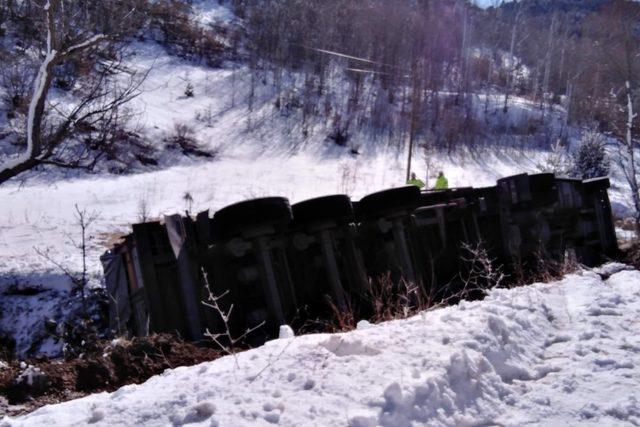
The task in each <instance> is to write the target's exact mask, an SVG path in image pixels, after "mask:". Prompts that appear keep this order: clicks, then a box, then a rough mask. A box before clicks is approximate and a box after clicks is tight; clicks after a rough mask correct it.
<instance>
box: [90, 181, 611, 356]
mask: <svg viewBox="0 0 640 427" xmlns="http://www.w3.org/2000/svg"><path fill="white" fill-rule="evenodd" d="M608 188H609V180H608V179H607V178H597V179H591V180H577V179H566V178H556V177H555V176H554V175H552V174H535V175H528V174H521V175H515V176H511V177H507V178H503V179H500V180H499V181H498V182H497V185H495V186H492V187H484V188H471V187H469V188H455V189H449V190H438V191H436V190H429V191H422V192H421V191H420V190H419V189H418V188H417V187H413V186H409V187H400V188H394V189H389V190H385V191H381V192H378V193H374V194H371V195H368V196H366V197H364V198H362V199H361V200H359V201H351V200H350V198H349V197H348V196H345V195H334V196H326V197H321V198H317V199H312V200H307V201H304V202H300V203H297V204H294V205H293V206H291V205H290V204H289V201H288V200H287V199H285V198H281V197H268V198H261V199H254V200H248V201H244V202H241V203H237V204H234V205H231V206H227V207H225V208H223V209H221V210H219V211H217V212H216V213H215V214H214V215H213V217H211V216H210V215H209V212H208V211H206V212H201V213H200V214H198V215H197V217H196V218H195V219H193V218H191V217H190V216H188V215H187V216H180V215H173V216H168V217H165V220H164V222H163V223H160V222H150V223H144V224H136V225H134V226H133V231H132V233H131V234H129V235H128V236H126V237H125V238H124V239H123V240H122V241H121V242H120V243H119V244H117V245H116V246H114V247H113V248H112V249H111V250H109V251H108V252H107V253H105V254H104V255H103V257H102V263H103V266H104V272H105V280H106V285H107V290H108V293H109V296H110V322H111V328H112V330H114V331H116V332H117V333H121V334H123V333H124V334H129V335H136V336H144V335H147V334H150V333H156V332H172V333H178V334H180V335H181V336H183V337H185V338H187V339H191V340H194V341H198V340H200V339H202V338H203V336H204V335H205V333H206V332H207V331H210V332H211V333H214V334H217V333H221V332H223V331H227V328H228V334H226V335H227V336H233V337H240V336H243V335H244V334H245V332H246V331H247V330H251V331H252V333H251V334H249V335H247V336H246V337H245V339H244V341H245V343H246V344H250V345H256V344H260V343H262V342H264V341H265V340H266V339H269V338H270V337H274V336H275V335H276V333H277V330H278V327H279V326H280V325H282V324H284V323H288V324H297V325H302V324H305V323H306V322H314V321H321V320H327V319H329V318H331V316H332V315H335V314H336V313H339V312H344V311H350V312H353V313H355V314H356V315H358V316H361V317H366V316H368V315H369V314H370V313H371V312H372V309H373V307H372V304H373V301H372V300H371V292H370V291H371V283H372V280H373V281H375V280H377V279H379V278H381V277H383V276H384V277H386V279H387V280H388V281H389V282H390V283H395V284H399V283H400V282H403V283H411V284H412V286H413V287H414V288H415V289H418V290H419V292H420V293H421V294H423V295H427V296H428V297H429V298H430V299H431V300H432V301H433V300H449V299H448V298H450V297H451V295H452V294H456V292H457V291H458V290H459V289H460V288H461V287H463V286H464V283H463V282H462V275H461V271H463V270H464V269H465V268H467V266H465V254H464V251H465V250H466V249H467V248H469V247H477V246H478V245H482V246H483V247H484V248H485V250H486V251H487V252H488V254H489V257H490V258H491V260H493V262H494V263H495V264H496V265H500V266H503V268H505V269H507V271H508V270H509V269H510V268H514V266H518V268H522V267H523V266H525V267H526V266H527V265H530V264H535V263H536V262H539V261H540V259H545V260H548V261H552V262H563V260H564V257H565V256H566V254H567V253H569V252H572V253H574V254H575V257H576V259H577V261H578V262H580V263H582V264H584V265H587V266H594V265H597V264H598V263H600V262H602V261H604V260H606V259H611V258H615V257H616V256H617V255H618V247H617V242H616V236H615V231H614V227H613V219H612V214H611V206H610V202H609V197H608V193H607V189H608ZM211 298H214V299H215V304H209V305H205V304H203V301H207V300H210V299H211ZM211 305H214V306H215V308H212V307H211ZM229 313H230V314H229Z"/></svg>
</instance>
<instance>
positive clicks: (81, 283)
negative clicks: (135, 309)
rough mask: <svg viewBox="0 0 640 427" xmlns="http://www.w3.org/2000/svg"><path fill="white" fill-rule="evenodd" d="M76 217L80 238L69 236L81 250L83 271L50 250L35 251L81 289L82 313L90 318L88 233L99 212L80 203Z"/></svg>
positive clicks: (86, 317)
mask: <svg viewBox="0 0 640 427" xmlns="http://www.w3.org/2000/svg"><path fill="white" fill-rule="evenodd" d="M74 207H75V210H76V213H75V219H76V224H77V226H78V228H79V229H80V240H77V239H74V238H73V237H71V236H69V239H70V240H71V242H72V243H73V245H74V246H75V247H76V248H77V249H78V250H80V254H81V259H82V271H81V272H79V273H76V272H74V271H72V270H71V269H69V268H68V267H66V266H65V265H64V264H63V263H62V262H61V261H58V260H56V259H55V257H54V256H52V255H51V254H50V252H49V251H48V250H46V251H43V250H41V249H38V248H36V249H35V251H36V253H37V254H38V255H40V256H41V257H43V258H44V259H46V260H47V261H49V262H50V263H52V264H53V265H55V266H56V267H58V268H59V269H60V271H62V272H63V273H64V275H65V276H67V278H69V280H70V281H71V283H72V284H73V285H74V286H75V287H76V288H77V289H78V290H80V297H81V299H82V315H83V316H84V318H85V319H88V318H89V311H88V307H87V300H86V293H87V285H88V284H89V278H88V269H87V256H88V254H87V252H88V249H89V240H90V239H91V236H90V235H89V234H88V232H89V228H90V227H91V225H92V224H93V223H94V222H95V221H96V220H97V219H98V217H99V214H98V212H95V211H88V210H87V209H86V208H82V209H80V208H79V207H78V205H77V204H76V205H75V206H74Z"/></svg>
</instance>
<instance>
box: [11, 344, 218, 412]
mask: <svg viewBox="0 0 640 427" xmlns="http://www.w3.org/2000/svg"><path fill="white" fill-rule="evenodd" d="M220 356H221V353H220V352H219V351H218V350H214V349H211V348H206V347H199V346H196V345H194V344H192V343H188V342H185V341H183V340H181V339H180V338H177V337H175V336H172V335H168V334H161V335H153V336H151V337H148V338H133V339H131V340H117V341H115V342H104V343H103V345H102V346H101V351H99V352H96V354H91V355H85V356H83V357H82V358H77V359H72V360H49V359H46V358H39V359H34V360H29V361H25V362H18V361H11V362H7V364H8V367H1V366H0V417H2V416H3V415H10V416H16V415H20V414H25V413H28V412H31V411H34V410H35V409H37V408H39V407H41V406H44V405H47V404H52V403H58V402H63V401H66V400H71V399H76V398H79V397H82V396H85V395H87V394H92V393H97V392H102V391H114V390H116V389H118V388H120V387H122V386H123V385H127V384H139V383H142V382H144V381H146V380H147V379H149V378H150V377H152V376H154V375H158V374H160V373H162V372H163V371H165V370H166V369H171V368H176V367H178V366H191V365H195V364H198V363H202V362H206V361H211V360H215V359H217V358H219V357H220ZM25 364H26V365H27V366H28V365H30V366H32V367H33V368H28V369H35V370H36V371H37V376H38V381H33V380H31V381H25V380H24V378H23V380H22V381H21V380H20V379H19V378H20V375H21V374H22V373H23V372H25V368H26V365H25ZM23 377H24V375H23ZM30 383H31V384H30Z"/></svg>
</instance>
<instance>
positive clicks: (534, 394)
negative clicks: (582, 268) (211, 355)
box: [0, 266, 640, 427]
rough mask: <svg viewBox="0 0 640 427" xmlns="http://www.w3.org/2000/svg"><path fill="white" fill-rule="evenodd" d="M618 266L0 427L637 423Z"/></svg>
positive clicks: (632, 277) (628, 292) (630, 295)
mask: <svg viewBox="0 0 640 427" xmlns="http://www.w3.org/2000/svg"><path fill="white" fill-rule="evenodd" d="M620 270H621V267H620V266H612V267H611V268H606V269H604V270H601V271H599V272H601V274H602V276H600V275H599V274H597V273H596V272H595V271H588V272H583V273H580V274H576V275H571V276H568V277H567V278H566V279H564V280H562V281H560V282H556V283H552V284H535V285H532V286H528V287H523V288H517V289H513V290H494V291H492V292H491V294H490V295H489V296H488V297H487V299H486V300H485V301H481V302H463V303H461V304H459V305H458V306H455V307H448V308H444V309H440V310H435V311H432V312H426V313H422V314H420V315H418V316H415V317H413V318H410V319H407V320H400V321H393V322H388V323H384V324H381V325H379V326H374V327H367V328H362V329H358V330H356V331H353V332H349V333H345V334H333V335H327V334H325V335H307V336H299V337H293V336H292V335H290V334H283V335H282V336H283V337H284V338H281V339H278V340H274V341H271V342H269V343H267V344H266V345H264V346H262V347H260V348H257V349H254V350H252V351H248V352H245V353H240V354H237V355H235V356H229V357H225V358H223V359H220V360H218V361H215V362H210V363H204V364H201V365H198V366H194V367H190V368H177V369H174V370H169V371H167V372H165V373H164V374H162V375H160V376H157V377H154V378H152V379H150V380H149V381H147V382H146V383H144V384H142V385H131V386H126V387H123V388H122V389H120V390H118V391H116V392H115V393H111V394H107V393H101V394H97V395H92V396H89V397H86V398H84V399H80V400H76V401H72V402H67V403H63V404H60V405H54V406H47V407H44V408H42V409H40V410H38V411H36V412H34V413H32V414H30V415H27V416H25V417H22V418H18V419H4V420H3V422H1V423H0V425H2V426H3V427H5V426H11V427H14V426H15V427H17V426H26V425H50V426H54V425H85V424H87V423H94V424H96V425H168V424H173V425H183V424H194V425H203V426H204V425H207V426H209V425H221V426H222V425H225V426H226V425H229V426H242V425H251V426H256V425H258V426H259V425H271V424H280V425H285V426H298V425H322V426H326V425H339V426H344V425H350V426H359V427H366V426H376V425H381V426H409V425H452V426H453V425H488V424H491V425H494V424H495V425H522V424H528V423H534V424H544V425H567V424H568V425H575V424H577V423H584V424H591V425H622V424H630V423H631V424H635V425H638V424H640V404H639V402H640V375H638V374H639V371H640V338H639V337H638V335H637V334H635V333H634V331H637V325H638V322H639V321H640V272H638V271H620ZM603 277H605V278H606V279H603Z"/></svg>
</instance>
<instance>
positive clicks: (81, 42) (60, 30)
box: [0, 0, 146, 184]
mask: <svg viewBox="0 0 640 427" xmlns="http://www.w3.org/2000/svg"><path fill="white" fill-rule="evenodd" d="M61 4H62V0H48V1H47V2H46V4H45V5H44V6H43V8H42V10H43V12H44V15H45V19H44V25H45V26H46V41H45V51H44V53H45V57H44V60H43V61H42V63H41V64H40V67H39V69H38V72H37V74H36V76H35V80H34V83H33V88H32V92H31V100H30V102H29V106H28V111H27V115H26V135H25V136H24V138H25V140H26V149H25V150H24V152H22V153H21V154H20V155H18V156H14V157H9V158H7V159H4V161H3V162H2V163H0V184H2V183H3V182H5V181H7V180H9V179H11V178H13V177H15V176H17V175H19V174H21V173H23V172H25V171H28V170H30V169H33V168H35V167H36V166H38V165H54V166H59V167H65V168H83V167H84V168H91V167H93V166H94V165H95V162H96V161H97V158H96V156H97V157H99V156H100V154H96V153H90V152H91V151H92V149H91V148H89V147H85V148H83V149H81V150H79V151H76V150H72V149H71V147H72V145H73V144H70V143H69V141H70V140H71V139H73V137H74V135H76V134H77V132H78V129H79V128H82V127H85V128H87V127H88V128H92V127H94V126H95V125H96V124H97V123H99V122H100V121H101V120H102V119H104V118H106V117H110V116H112V115H113V112H114V111H115V110H117V109H118V108H119V107H121V106H123V105H124V104H126V103H127V102H129V101H130V100H131V99H132V98H134V97H135V96H137V94H138V88H139V86H140V84H141V83H142V81H143V80H144V77H146V74H143V75H140V76H137V75H135V73H131V74H130V78H129V80H128V82H126V83H125V84H124V85H121V84H118V83H116V79H114V78H113V76H114V75H116V74H119V73H120V72H121V70H122V67H121V59H122V58H121V56H119V55H118V54H117V53H115V57H112V58H105V59H103V60H101V61H96V63H95V67H94V72H93V73H91V76H90V78H89V79H87V81H86V82H84V83H85V86H86V87H85V90H84V91H83V93H82V95H81V97H80V99H79V100H78V102H77V103H76V104H75V105H73V106H71V107H70V108H68V109H67V110H66V111H63V110H61V109H58V108H56V106H48V105H47V96H48V94H49V92H50V89H51V85H52V81H53V78H54V69H55V67H56V66H59V65H61V64H62V63H64V62H65V61H68V60H70V59H71V58H77V57H79V56H81V55H87V54H88V53H89V52H94V53H95V51H96V50H97V49H98V48H101V49H103V52H107V51H110V52H114V50H115V47H116V44H115V42H116V40H117V39H118V37H119V35H120V34H119V32H118V29H117V28H112V29H111V32H110V33H108V34H107V33H100V32H98V33H95V32H93V31H84V30H79V29H78V28H76V27H72V26H71V25H70V24H69V19H70V18H69V17H68V16H67V15H65V13H66V12H65V11H64V10H63V9H64V8H62V7H61ZM64 4H65V5H66V3H64ZM133 12H134V11H133V10H130V11H129V12H128V13H126V14H125V15H123V16H122V17H121V22H120V23H119V25H121V26H123V27H122V28H124V26H126V25H127V23H128V19H127V18H128V17H129V16H131V15H133ZM45 122H46V123H47V126H46V130H45Z"/></svg>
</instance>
